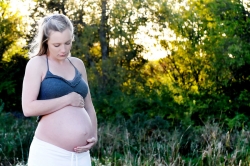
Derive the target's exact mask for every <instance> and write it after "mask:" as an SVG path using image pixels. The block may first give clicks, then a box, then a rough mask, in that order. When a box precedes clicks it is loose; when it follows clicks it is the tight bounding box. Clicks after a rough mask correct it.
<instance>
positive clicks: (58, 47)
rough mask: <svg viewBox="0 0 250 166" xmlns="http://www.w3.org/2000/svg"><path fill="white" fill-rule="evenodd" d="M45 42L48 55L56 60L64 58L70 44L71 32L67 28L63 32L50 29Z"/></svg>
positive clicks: (68, 51) (67, 53)
mask: <svg viewBox="0 0 250 166" xmlns="http://www.w3.org/2000/svg"><path fill="white" fill-rule="evenodd" d="M47 44H48V56H50V57H51V58H55V59H58V60H62V59H65V58H67V56H68V55H69V53H70V49H71V46H72V33H71V31H70V30H69V29H68V28H67V29H65V30H64V31H63V32H58V31H51V32H50V36H49V39H48V42H47Z"/></svg>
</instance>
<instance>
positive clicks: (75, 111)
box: [35, 57, 92, 151]
mask: <svg viewBox="0 0 250 166" xmlns="http://www.w3.org/2000/svg"><path fill="white" fill-rule="evenodd" d="M46 59H47V57H46ZM69 62H70V63H71V61H70V60H69ZM71 64H72V67H73V68H74V70H75V77H74V78H73V79H72V80H70V81H69V80H66V79H64V78H62V77H60V76H57V75H54V74H52V72H50V69H49V63H48V59H47V66H48V69H47V72H46V75H45V78H44V79H43V81H42V82H41V87H40V92H39V95H38V100H46V99H53V98H57V97H61V96H63V95H66V94H68V93H70V92H77V93H79V94H80V95H82V97H83V98H85V97H86V95H87V93H88V86H87V84H86V82H85V81H84V80H83V79H82V76H81V74H80V72H79V71H78V70H77V68H76V67H75V66H74V65H73V63H71ZM91 131H92V123H91V120H90V118H89V115H88V113H87V112H86V110H85V109H84V108H80V107H73V106H67V107H64V108H62V109H60V110H58V111H55V112H53V113H51V114H48V115H44V116H43V117H42V118H41V120H40V122H39V124H38V127H37V129H36V132H35V136H36V137H37V138H38V139H41V140H43V141H46V142H48V143H51V144H53V145H56V146H58V147H61V148H63V149H66V150H69V151H73V148H74V147H76V146H83V145H86V144H87V142H86V140H87V139H89V138H90V137H91V135H92V133H91Z"/></svg>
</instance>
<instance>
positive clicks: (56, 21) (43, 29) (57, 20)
mask: <svg viewBox="0 0 250 166" xmlns="http://www.w3.org/2000/svg"><path fill="white" fill-rule="evenodd" d="M67 28H69V30H70V31H71V32H72V40H73V39H74V27H73V24H72V22H71V21H70V20H69V18H68V17H67V16H65V15H63V14H53V15H51V16H46V17H44V18H42V19H41V20H40V22H39V24H38V31H37V35H36V36H35V38H34V39H33V41H32V43H31V44H30V51H29V57H30V58H32V57H34V56H41V55H44V54H47V51H48V45H47V41H48V39H49V36H50V32H51V31H59V32H63V31H64V30H65V29H67Z"/></svg>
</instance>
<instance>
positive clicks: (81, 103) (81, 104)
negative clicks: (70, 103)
mask: <svg viewBox="0 0 250 166" xmlns="http://www.w3.org/2000/svg"><path fill="white" fill-rule="evenodd" d="M79 107H84V100H83V99H82V100H81V101H80V103H79Z"/></svg>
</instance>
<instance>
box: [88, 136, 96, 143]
mask: <svg viewBox="0 0 250 166" xmlns="http://www.w3.org/2000/svg"><path fill="white" fill-rule="evenodd" d="M87 142H88V143H92V142H93V143H95V142H96V139H95V137H92V138H90V139H88V140H87Z"/></svg>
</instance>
